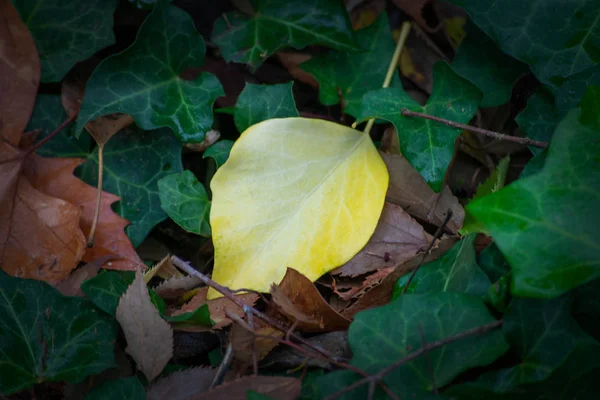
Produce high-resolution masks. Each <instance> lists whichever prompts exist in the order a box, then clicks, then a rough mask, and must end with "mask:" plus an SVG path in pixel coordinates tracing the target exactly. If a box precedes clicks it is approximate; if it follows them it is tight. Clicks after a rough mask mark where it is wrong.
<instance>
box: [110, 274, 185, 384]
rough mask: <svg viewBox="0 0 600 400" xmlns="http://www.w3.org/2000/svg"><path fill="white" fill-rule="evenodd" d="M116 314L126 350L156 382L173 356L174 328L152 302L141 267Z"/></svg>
mask: <svg viewBox="0 0 600 400" xmlns="http://www.w3.org/2000/svg"><path fill="white" fill-rule="evenodd" d="M116 316H117V321H119V324H121V328H123V332H124V333H125V339H127V348H126V349H125V350H126V351H127V353H128V354H129V355H130V356H131V357H132V358H133V359H134V360H135V362H136V364H137V366H138V369H139V370H141V371H142V372H143V373H144V375H145V376H146V378H147V379H148V381H152V380H153V379H154V378H156V377H157V376H158V375H159V374H160V373H161V371H162V370H163V368H164V367H165V365H167V363H168V362H169V360H170V359H171V357H172V356H173V330H172V329H171V326H170V325H169V323H168V322H167V321H165V320H164V319H162V317H161V316H160V314H159V312H158V310H157V309H156V307H155V306H154V304H152V301H151V300H150V295H149V294H148V288H147V287H146V283H145V282H144V277H143V275H142V273H141V272H140V271H139V270H138V271H136V273H135V279H134V280H133V283H132V284H131V285H130V286H129V288H127V291H126V292H125V293H124V294H123V296H121V299H120V300H119V305H118V306H117V314H116Z"/></svg>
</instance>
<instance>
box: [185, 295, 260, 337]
mask: <svg viewBox="0 0 600 400" xmlns="http://www.w3.org/2000/svg"><path fill="white" fill-rule="evenodd" d="M207 292H208V287H204V288H202V289H200V291H199V292H198V293H197V294H196V295H195V296H194V297H193V298H192V299H191V300H190V301H189V302H188V303H187V304H185V305H184V306H183V307H181V310H179V311H177V312H175V313H174V314H173V315H179V314H183V313H186V312H192V311H195V310H197V309H198V308H199V307H200V306H202V305H203V304H207V303H208V310H209V311H210V319H212V320H213V321H214V323H215V325H213V327H212V329H221V328H223V327H225V326H227V325H229V324H231V319H230V318H229V317H228V316H227V314H233V315H237V316H239V317H242V316H243V315H244V310H242V309H241V308H240V307H238V306H237V305H236V304H235V303H234V302H232V301H231V300H229V299H227V298H225V297H219V298H218V299H213V300H209V301H208V302H207V301H206V293H207ZM236 297H237V298H238V299H240V300H241V301H242V302H244V303H245V304H247V305H249V306H252V305H254V303H256V300H258V295H257V294H255V293H247V294H238V295H236Z"/></svg>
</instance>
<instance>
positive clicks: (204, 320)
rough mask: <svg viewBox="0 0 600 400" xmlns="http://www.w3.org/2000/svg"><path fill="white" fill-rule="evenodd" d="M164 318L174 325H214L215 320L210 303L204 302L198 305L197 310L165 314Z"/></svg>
mask: <svg viewBox="0 0 600 400" xmlns="http://www.w3.org/2000/svg"><path fill="white" fill-rule="evenodd" d="M163 318H164V319H165V320H167V321H169V322H171V323H173V325H174V326H178V325H204V326H213V325H214V322H213V320H212V319H210V311H209V309H208V304H203V305H201V306H200V307H198V308H197V309H196V310H194V311H191V312H186V313H183V314H179V315H173V316H168V315H163Z"/></svg>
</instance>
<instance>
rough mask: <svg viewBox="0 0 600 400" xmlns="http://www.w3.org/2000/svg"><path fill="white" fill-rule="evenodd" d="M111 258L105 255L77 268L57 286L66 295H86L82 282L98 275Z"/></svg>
mask: <svg viewBox="0 0 600 400" xmlns="http://www.w3.org/2000/svg"><path fill="white" fill-rule="evenodd" d="M110 260H111V257H110V256H104V257H100V258H98V259H97V260H94V261H92V262H89V263H87V264H86V265H84V266H82V267H80V268H77V269H76V270H75V272H73V273H72V274H71V275H69V276H68V277H67V278H66V279H65V280H62V281H60V282H59V283H58V284H57V285H56V286H55V288H56V289H57V290H58V291H59V292H61V293H62V294H63V295H64V296H79V297H84V293H83V290H81V284H82V283H83V282H84V281H87V280H88V279H91V278H93V277H94V276H96V275H98V271H99V270H100V268H102V265H104V264H105V263H107V262H108V261H110Z"/></svg>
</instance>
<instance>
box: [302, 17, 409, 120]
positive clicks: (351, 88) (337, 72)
mask: <svg viewBox="0 0 600 400" xmlns="http://www.w3.org/2000/svg"><path fill="white" fill-rule="evenodd" d="M356 40H357V42H358V44H359V45H360V47H362V48H363V49H365V52H362V53H345V52H336V51H330V52H328V53H325V54H319V55H314V56H313V57H312V58H311V59H310V60H308V61H306V62H304V63H302V64H300V67H301V68H302V69H303V70H305V71H306V72H309V73H311V74H312V75H314V77H315V78H316V79H317V81H319V100H320V101H321V103H323V104H325V105H328V106H331V105H334V104H338V103H339V102H340V98H341V99H342V101H343V109H344V112H345V113H346V114H350V115H352V116H355V117H356V116H357V114H358V113H359V111H360V105H361V100H362V97H363V95H364V94H365V93H367V92H369V91H371V90H375V89H377V88H380V87H381V85H382V84H383V81H384V79H385V75H386V73H387V69H388V66H389V64H390V61H391V60H392V55H393V53H394V48H395V47H396V46H395V44H394V39H393V37H392V33H391V31H390V26H389V23H388V18H387V15H386V14H385V13H381V15H380V16H379V17H378V18H377V19H376V20H375V22H373V24H371V25H370V26H368V27H366V28H364V29H362V30H360V31H358V32H356ZM392 86H395V87H401V84H400V80H399V79H398V76H397V74H394V79H393V80H392Z"/></svg>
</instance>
